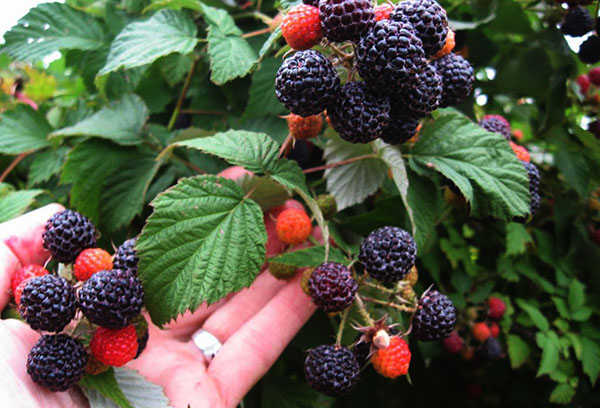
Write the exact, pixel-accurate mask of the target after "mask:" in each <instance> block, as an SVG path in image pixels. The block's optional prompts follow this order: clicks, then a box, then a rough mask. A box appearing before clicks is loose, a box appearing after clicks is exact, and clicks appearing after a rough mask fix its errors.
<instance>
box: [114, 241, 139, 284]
mask: <svg viewBox="0 0 600 408" xmlns="http://www.w3.org/2000/svg"><path fill="white" fill-rule="evenodd" d="M136 242H137V238H130V239H128V240H127V241H125V242H123V243H122V244H121V245H119V247H118V248H117V252H115V256H114V258H113V268H114V269H118V270H121V271H127V272H129V273H131V274H132V275H134V276H137V271H138V261H139V257H138V255H137V251H136V249H135V243H136Z"/></svg>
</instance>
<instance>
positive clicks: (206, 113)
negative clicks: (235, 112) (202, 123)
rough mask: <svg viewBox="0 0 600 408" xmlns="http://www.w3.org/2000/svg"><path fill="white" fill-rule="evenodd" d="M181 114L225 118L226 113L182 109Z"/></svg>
mask: <svg viewBox="0 0 600 408" xmlns="http://www.w3.org/2000/svg"><path fill="white" fill-rule="evenodd" d="M181 113H187V114H189V115H214V116H225V115H227V112H219V111H210V110H200V109H183V110H182V111H181Z"/></svg>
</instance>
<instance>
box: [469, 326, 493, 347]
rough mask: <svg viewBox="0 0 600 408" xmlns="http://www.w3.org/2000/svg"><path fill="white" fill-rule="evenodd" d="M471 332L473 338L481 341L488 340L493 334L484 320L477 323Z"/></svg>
mask: <svg viewBox="0 0 600 408" xmlns="http://www.w3.org/2000/svg"><path fill="white" fill-rule="evenodd" d="M471 332H472V334H473V338H475V339H476V340H478V341H480V342H484V341H486V340H487V339H488V338H489V337H490V335H491V333H490V328H489V327H488V325H487V324H485V323H484V322H479V323H475V324H474V325H473V329H472V331H471Z"/></svg>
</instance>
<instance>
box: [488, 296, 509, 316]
mask: <svg viewBox="0 0 600 408" xmlns="http://www.w3.org/2000/svg"><path fill="white" fill-rule="evenodd" d="M504 312H506V305H505V304H504V302H503V301H502V299H499V298H497V297H493V296H492V297H490V298H489V299H488V317H489V318H490V319H494V320H499V319H502V316H504Z"/></svg>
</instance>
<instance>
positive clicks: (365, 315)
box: [354, 293, 375, 326]
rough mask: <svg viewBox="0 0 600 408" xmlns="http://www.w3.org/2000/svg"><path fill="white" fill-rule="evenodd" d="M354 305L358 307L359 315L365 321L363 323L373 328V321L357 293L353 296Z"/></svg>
mask: <svg viewBox="0 0 600 408" xmlns="http://www.w3.org/2000/svg"><path fill="white" fill-rule="evenodd" d="M354 303H355V304H356V307H358V312H359V313H360V315H361V317H362V318H363V320H364V321H365V323H367V325H368V326H373V325H374V324H375V321H374V320H373V318H372V317H371V315H370V314H369V312H368V311H367V308H366V307H365V303H364V302H363V300H362V298H361V297H360V295H359V294H358V293H357V294H356V296H355V302H354Z"/></svg>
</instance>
